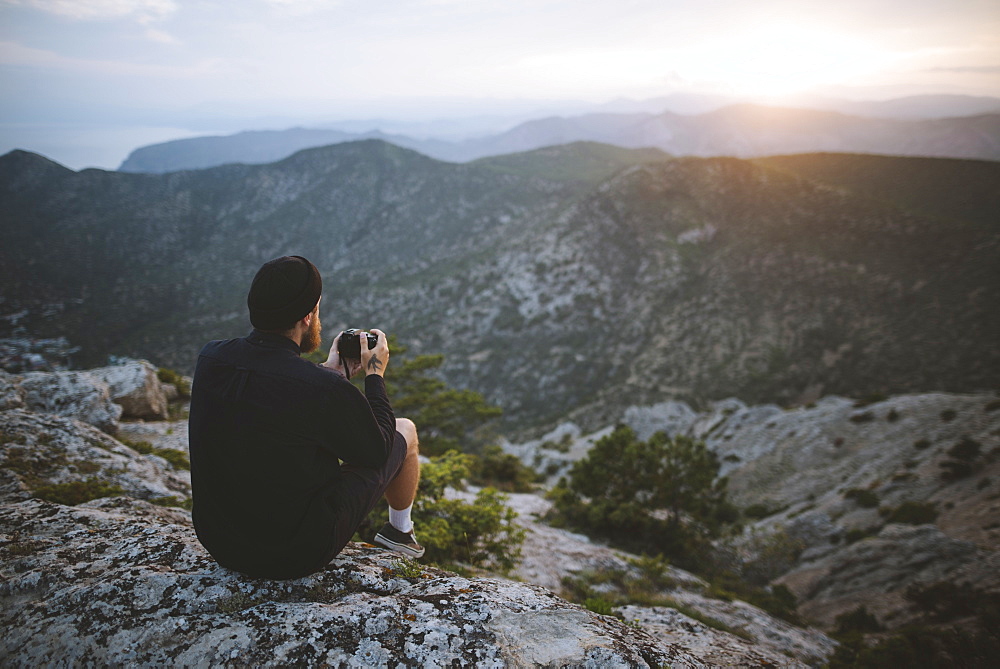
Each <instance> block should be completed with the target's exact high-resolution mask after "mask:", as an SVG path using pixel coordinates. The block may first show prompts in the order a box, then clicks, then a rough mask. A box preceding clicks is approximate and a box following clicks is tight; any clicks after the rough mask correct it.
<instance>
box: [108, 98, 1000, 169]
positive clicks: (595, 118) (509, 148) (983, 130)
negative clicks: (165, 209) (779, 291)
mask: <svg viewBox="0 0 1000 669" xmlns="http://www.w3.org/2000/svg"><path fill="white" fill-rule="evenodd" d="M886 104H888V103H886ZM901 108H908V107H901ZM366 138H369V139H370V138H374V139H384V140H386V141H389V142H392V143H393V144H396V145H398V146H402V147H404V148H410V149H413V150H415V151H418V152H420V153H424V154H425V155H428V156H431V157H434V158H438V159H440V160H448V161H454V162H466V161H469V160H474V159H476V158H481V157H484V156H495V155H501V154H507V153H516V152H520V151H530V150H532V149H537V148H541V147H545V146H552V145H557V144H566V143H570V142H577V141H589V142H602V143H606V144H614V145H617V146H622V147H633V148H639V147H651V148H658V149H660V150H662V151H666V152H667V153H670V154H674V155H684V156H688V155H690V156H736V157H741V158H749V157H757V156H767V155H773V154H780V153H805V152H817V151H827V152H853V153H878V154H889V155H907V156H932V157H945V158H974V159H982V160H1000V111H995V112H993V113H989V114H981V115H978V116H970V117H958V118H936V119H904V120H900V119H894V118H868V117H861V116H849V115H846V114H843V113H839V112H835V111H816V110H809V109H789V108H778V107H766V106H760V105H751V104H740V105H730V106H728V107H724V108H722V109H717V110H715V111H711V112H707V113H703V114H698V115H694V116H686V115H681V114H677V113H674V112H663V113H659V114H655V113H649V112H635V113H592V114H584V115H581V116H572V117H561V116H552V117H548V118H542V119H536V120H532V121H527V122H525V123H521V124H519V125H517V126H516V127H514V128H511V129H510V130H507V131H505V132H502V133H499V134H496V135H488V136H485V137H479V138H474V139H465V140H462V141H445V140H441V139H414V138H412V137H407V136H404V135H398V134H396V135H386V134H383V133H380V132H377V131H372V132H366V133H359V134H351V133H346V132H341V131H336V130H307V129H303V128H295V129H292V130H284V131H258V132H244V133H239V134H236V135H230V136H227V137H196V138H191V139H183V140H176V141H172V142H165V143H163V144H154V145H152V146H147V147H142V148H139V149H136V150H135V151H133V152H132V153H131V154H130V155H129V157H128V158H127V159H126V160H125V162H124V163H122V165H121V167H120V168H119V169H120V171H123V172H152V173H162V172H172V171H178V170H185V169H200V168H205V167H212V166H215V165H222V164H225V163H266V162H272V161H275V160H280V159H282V158H285V157H287V156H289V155H291V154H292V153H294V152H296V151H298V150H300V149H304V148H308V147H315V146H322V145H325V144H334V143H339V142H344V141H350V140H357V139H366Z"/></svg>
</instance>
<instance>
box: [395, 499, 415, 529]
mask: <svg viewBox="0 0 1000 669" xmlns="http://www.w3.org/2000/svg"><path fill="white" fill-rule="evenodd" d="M412 508H413V505H412V504H411V505H410V506H408V507H406V508H405V509H403V510H401V511H397V510H396V509H394V508H392V507H391V506H390V507H389V524H390V525H392V526H393V527H395V528H396V529H397V530H399V531H400V532H412V531H413V521H412V520H410V510H411V509H412Z"/></svg>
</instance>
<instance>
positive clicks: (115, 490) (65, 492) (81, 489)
mask: <svg viewBox="0 0 1000 669" xmlns="http://www.w3.org/2000/svg"><path fill="white" fill-rule="evenodd" d="M124 494H125V491H124V490H122V489H121V488H120V487H119V486H117V485H114V484H112V483H111V482H109V481H104V480H101V479H98V478H96V477H93V476H91V477H90V478H88V479H86V480H85V481H69V482H67V483H50V484H48V485H43V486H39V487H37V488H35V491H34V495H35V497H37V498H38V499H43V500H45V501H47V502H55V503H56V504H65V505H66V506H76V505H77V504H83V503H84V502H89V501H90V500H92V499H100V498H101V497H117V496H120V495H124Z"/></svg>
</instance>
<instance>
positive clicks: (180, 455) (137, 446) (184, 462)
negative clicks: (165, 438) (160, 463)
mask: <svg viewBox="0 0 1000 669" xmlns="http://www.w3.org/2000/svg"><path fill="white" fill-rule="evenodd" d="M118 441H120V442H121V443H123V444H125V445H126V446H128V447H129V448H131V449H132V450H133V451H135V452H137V453H141V454H142V455H158V456H159V457H161V458H163V459H164V460H166V461H167V462H169V463H170V464H171V465H173V467H174V469H187V470H190V469H191V461H190V460H188V456H187V453H185V452H184V451H181V450H178V449H176V448H156V447H155V446H153V444H151V443H150V442H148V441H133V440H131V439H128V438H126V437H121V438H119V439H118Z"/></svg>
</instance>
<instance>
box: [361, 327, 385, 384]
mask: <svg viewBox="0 0 1000 669" xmlns="http://www.w3.org/2000/svg"><path fill="white" fill-rule="evenodd" d="M372 334H375V335H378V341H377V342H375V348H372V349H370V348H368V343H367V342H366V341H365V338H364V335H362V337H361V342H362V343H361V367H362V368H363V369H364V370H365V376H368V375H369V374H378V375H379V376H383V375H384V374H385V368H386V366H387V365H388V364H389V341H388V337H386V336H385V333H384V332H382V331H381V330H376V329H375V328H372Z"/></svg>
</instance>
